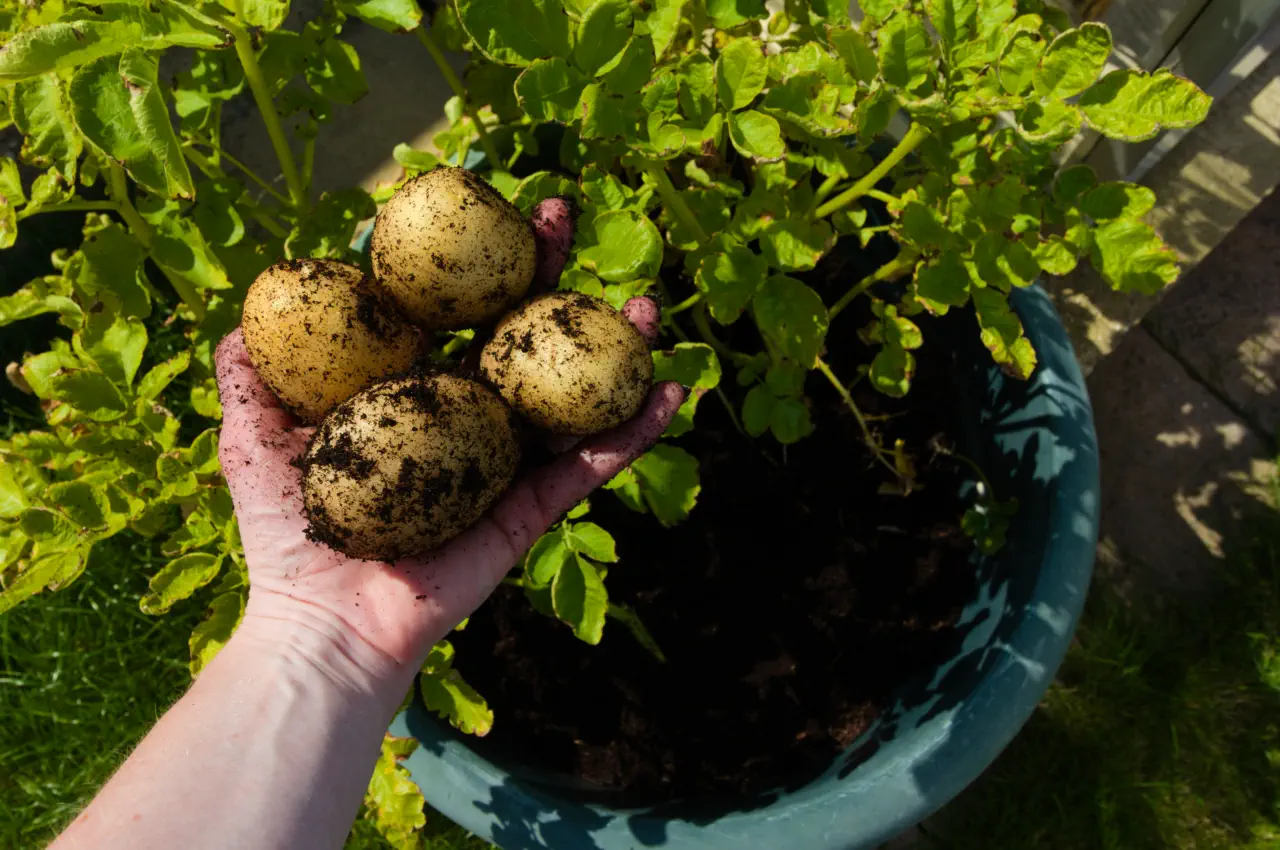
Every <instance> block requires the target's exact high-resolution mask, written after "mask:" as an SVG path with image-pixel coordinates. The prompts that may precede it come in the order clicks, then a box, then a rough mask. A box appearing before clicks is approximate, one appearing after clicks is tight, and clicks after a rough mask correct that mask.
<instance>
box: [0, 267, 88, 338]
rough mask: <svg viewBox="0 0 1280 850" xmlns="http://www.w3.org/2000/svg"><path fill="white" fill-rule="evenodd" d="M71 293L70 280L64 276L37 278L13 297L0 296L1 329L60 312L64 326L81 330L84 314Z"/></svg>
mask: <svg viewBox="0 0 1280 850" xmlns="http://www.w3.org/2000/svg"><path fill="white" fill-rule="evenodd" d="M70 294H71V286H70V281H68V280H67V279H66V278H65V277H61V276H55V275H49V276H48V277H42V278H36V279H35V280H33V281H31V282H29V283H28V284H27V285H25V286H23V287H22V288H21V289H19V290H18V291H17V292H15V293H13V294H12V295H6V296H3V297H0V327H3V326H5V325H8V324H12V323H13V322H16V321H19V320H21V319H29V318H31V317H32V316H39V315H42V314H44V313H57V314H59V315H60V316H61V317H62V324H64V325H66V326H67V327H79V325H80V322H81V320H82V316H83V313H82V312H81V310H80V305H79V304H77V303H76V302H75V301H74V300H72V299H71V298H70V297H69V295H70Z"/></svg>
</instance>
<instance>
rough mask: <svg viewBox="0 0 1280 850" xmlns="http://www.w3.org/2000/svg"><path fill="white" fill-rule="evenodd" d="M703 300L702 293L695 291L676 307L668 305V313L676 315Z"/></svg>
mask: <svg viewBox="0 0 1280 850" xmlns="http://www.w3.org/2000/svg"><path fill="white" fill-rule="evenodd" d="M701 300H702V293H701V292H695V293H693V294H692V295H690V296H689V297H688V298H686V299H684V300H683V301H681V302H680V303H679V304H677V305H675V306H674V307H668V308H667V315H668V316H674V315H675V314H676V313H683V312H684V311H685V310H688V309H689V308H690V307H692V306H694V305H695V304H697V303H698V302H699V301H701Z"/></svg>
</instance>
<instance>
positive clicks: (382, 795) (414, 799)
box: [364, 733, 427, 850]
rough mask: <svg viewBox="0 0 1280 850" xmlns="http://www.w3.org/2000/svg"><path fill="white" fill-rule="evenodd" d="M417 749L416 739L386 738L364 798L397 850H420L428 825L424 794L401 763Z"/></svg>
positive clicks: (366, 805)
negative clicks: (420, 833) (419, 834)
mask: <svg viewBox="0 0 1280 850" xmlns="http://www.w3.org/2000/svg"><path fill="white" fill-rule="evenodd" d="M417 748H418V742H417V741H416V740H414V739H413V738H393V737H392V736H391V735H390V734H389V733H388V734H387V735H386V736H385V737H384V738H383V739H382V750H381V752H380V753H379V754H378V761H377V762H376V763H375V764H374V766H373V776H371V777H370V778H369V789H368V790H367V791H366V792H365V796H364V804H365V807H366V808H367V809H368V810H369V812H370V813H371V814H372V815H373V822H374V826H376V827H377V828H378V832H380V833H381V834H382V837H383V838H385V839H386V840H387V843H388V844H390V845H391V846H392V847H394V848H396V850H419V848H420V847H421V846H422V841H421V839H420V838H419V836H418V830H420V829H422V827H424V826H426V824H427V816H426V814H425V812H424V808H425V806H426V801H425V800H424V799H423V797H422V791H421V789H419V788H418V786H417V785H416V784H415V783H414V781H413V779H411V778H410V776H409V771H408V770H407V769H405V768H404V767H402V766H401V765H400V760H401V759H404V758H407V757H408V756H409V755H410V754H411V753H412V752H413V751H414V750H416V749H417Z"/></svg>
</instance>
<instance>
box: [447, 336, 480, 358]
mask: <svg viewBox="0 0 1280 850" xmlns="http://www.w3.org/2000/svg"><path fill="white" fill-rule="evenodd" d="M474 338H475V334H474V333H468V332H466V331H463V332H461V333H456V334H454V335H453V338H452V339H450V340H449V341H448V342H446V343H445V344H444V345H443V346H442V347H441V349H440V353H441V354H442V355H444V356H445V357H450V356H452V355H454V354H457V353H458V352H459V351H461V350H462V349H464V348H466V347H467V344H468V343H470V342H471V340H472V339H474Z"/></svg>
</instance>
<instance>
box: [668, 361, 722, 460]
mask: <svg viewBox="0 0 1280 850" xmlns="http://www.w3.org/2000/svg"><path fill="white" fill-rule="evenodd" d="M653 380H654V381H655V382H658V381H675V382H676V383H678V384H680V385H681V386H682V387H686V388H688V389H689V397H688V398H686V399H685V400H684V404H682V405H680V409H679V410H678V411H676V415H675V418H673V419H672V420H671V424H670V425H668V426H667V430H666V436H668V437H678V436H680V435H681V434H687V433H688V432H689V431H692V430H693V415H694V413H695V412H696V411H697V407H698V401H699V400H700V399H701V398H702V396H703V395H704V394H705V393H706V392H707V390H711V389H714V388H715V387H717V386H719V384H720V358H718V357H716V353H715V350H714V349H713V348H712V347H711V346H709V345H707V344H705V343H701V342H681V343H677V344H676V346H675V348H673V349H672V350H671V351H655V352H653Z"/></svg>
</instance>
